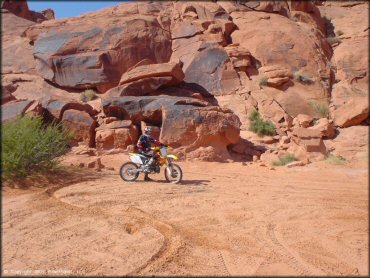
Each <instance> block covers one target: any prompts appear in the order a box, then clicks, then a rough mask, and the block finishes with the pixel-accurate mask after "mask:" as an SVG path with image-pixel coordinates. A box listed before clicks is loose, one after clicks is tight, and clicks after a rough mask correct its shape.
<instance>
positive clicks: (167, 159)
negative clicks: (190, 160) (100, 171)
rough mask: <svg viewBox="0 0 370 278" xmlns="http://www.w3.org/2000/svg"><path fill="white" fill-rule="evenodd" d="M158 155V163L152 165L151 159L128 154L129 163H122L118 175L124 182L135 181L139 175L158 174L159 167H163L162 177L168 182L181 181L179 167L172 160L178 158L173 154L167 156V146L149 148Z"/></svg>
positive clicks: (140, 155)
mask: <svg viewBox="0 0 370 278" xmlns="http://www.w3.org/2000/svg"><path fill="white" fill-rule="evenodd" d="M151 149H152V150H153V151H155V152H156V153H157V154H158V155H159V159H158V161H156V162H155V163H152V161H151V160H152V159H153V158H150V159H149V158H148V157H146V156H144V155H142V154H138V153H129V156H130V160H131V161H129V162H126V163H124V164H123V165H122V166H121V168H120V170H119V174H120V176H121V178H122V179H123V180H124V181H135V180H136V179H137V178H138V177H139V174H140V173H148V174H149V173H159V172H160V171H161V168H160V167H161V166H165V171H164V177H165V178H166V180H167V181H168V182H171V183H179V182H181V180H182V170H181V168H180V166H179V165H177V164H175V163H173V162H172V161H173V160H178V159H179V158H178V157H177V156H176V155H174V154H168V153H167V150H168V149H171V147H169V146H162V147H154V148H151Z"/></svg>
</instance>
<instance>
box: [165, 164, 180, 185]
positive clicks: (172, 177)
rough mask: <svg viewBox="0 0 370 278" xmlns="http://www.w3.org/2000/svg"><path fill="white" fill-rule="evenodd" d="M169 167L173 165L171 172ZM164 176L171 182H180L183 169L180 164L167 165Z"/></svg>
mask: <svg viewBox="0 0 370 278" xmlns="http://www.w3.org/2000/svg"><path fill="white" fill-rule="evenodd" d="M169 167H171V168H170V169H171V172H172V173H170V171H169ZM164 177H165V178H166V180H167V181H168V182H170V183H175V184H176V183H179V182H181V180H182V170H181V168H180V166H179V165H177V164H174V163H171V164H170V165H168V166H167V167H166V169H165V170H164Z"/></svg>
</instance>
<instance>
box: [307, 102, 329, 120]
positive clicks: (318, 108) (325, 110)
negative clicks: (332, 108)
mask: <svg viewBox="0 0 370 278" xmlns="http://www.w3.org/2000/svg"><path fill="white" fill-rule="evenodd" d="M309 104H310V106H311V107H312V108H313V110H315V112H316V113H318V114H319V115H320V117H321V118H327V117H328V116H329V107H328V105H327V104H326V103H320V102H317V101H310V102H309Z"/></svg>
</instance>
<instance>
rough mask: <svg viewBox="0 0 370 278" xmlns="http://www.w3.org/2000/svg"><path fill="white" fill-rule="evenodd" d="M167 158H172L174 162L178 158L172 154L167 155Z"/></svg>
mask: <svg viewBox="0 0 370 278" xmlns="http://www.w3.org/2000/svg"><path fill="white" fill-rule="evenodd" d="M167 157H169V158H173V159H175V160H178V159H179V158H178V157H177V156H176V155H174V154H169V155H167Z"/></svg>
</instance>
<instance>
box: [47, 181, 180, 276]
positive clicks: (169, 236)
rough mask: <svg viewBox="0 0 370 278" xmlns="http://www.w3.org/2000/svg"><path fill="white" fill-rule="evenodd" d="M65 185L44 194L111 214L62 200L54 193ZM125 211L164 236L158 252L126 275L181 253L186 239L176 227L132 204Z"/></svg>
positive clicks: (78, 207)
mask: <svg viewBox="0 0 370 278" xmlns="http://www.w3.org/2000/svg"><path fill="white" fill-rule="evenodd" d="M63 187H65V186H54V187H51V188H48V189H47V190H45V191H44V194H45V195H47V196H48V197H52V198H53V199H55V200H56V201H57V203H59V204H60V205H62V206H63V207H72V208H74V209H77V210H79V211H85V212H88V213H92V214H93V215H94V216H96V215H97V214H99V215H101V216H103V217H108V216H111V215H110V214H108V213H107V212H106V211H105V210H103V209H102V208H100V207H97V208H94V207H86V208H85V207H80V206H75V205H73V204H70V203H67V202H64V201H62V200H60V199H59V198H57V197H56V196H55V195H54V193H55V192H56V191H58V190H59V189H61V188H63ZM45 195H44V196H45ZM125 211H126V213H127V215H126V216H128V217H131V218H133V219H135V220H137V221H138V222H141V223H142V224H146V225H148V226H151V227H152V228H153V229H155V230H157V231H158V232H159V233H160V234H161V235H162V236H163V238H164V242H163V244H162V246H161V248H160V249H159V250H158V251H157V252H155V253H154V254H153V255H152V256H151V257H150V259H149V260H147V261H146V262H145V263H143V264H142V265H141V266H139V267H137V268H136V269H135V270H133V271H131V272H130V273H128V274H126V275H128V276H131V275H138V274H144V273H147V272H151V271H154V270H156V269H158V268H160V267H161V266H162V265H164V264H165V263H166V262H168V261H170V260H171V259H172V258H173V257H175V256H176V255H177V254H178V253H179V251H180V249H181V248H183V247H184V246H185V242H184V240H183V239H182V238H181V237H180V236H179V235H178V234H177V233H176V231H175V229H174V228H173V227H172V226H171V225H169V224H166V223H164V222H162V221H160V220H157V219H156V218H155V217H153V216H152V215H150V214H148V213H146V212H144V211H143V210H141V209H139V208H136V207H131V206H130V207H128V208H127V209H126V210H125Z"/></svg>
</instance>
